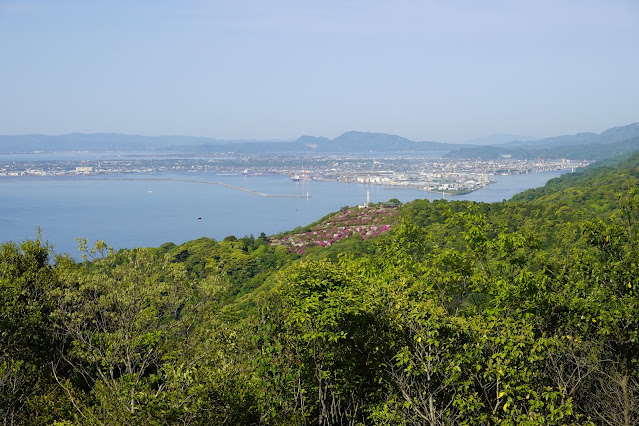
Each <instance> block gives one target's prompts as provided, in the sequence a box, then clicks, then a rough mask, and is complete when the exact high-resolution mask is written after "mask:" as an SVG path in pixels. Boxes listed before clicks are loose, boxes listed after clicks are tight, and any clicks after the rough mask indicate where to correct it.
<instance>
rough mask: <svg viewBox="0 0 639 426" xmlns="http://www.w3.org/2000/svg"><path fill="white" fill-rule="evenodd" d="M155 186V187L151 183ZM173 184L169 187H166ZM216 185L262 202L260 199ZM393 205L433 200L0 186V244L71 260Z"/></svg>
mask: <svg viewBox="0 0 639 426" xmlns="http://www.w3.org/2000/svg"><path fill="white" fill-rule="evenodd" d="M560 174H561V172H542V173H531V174H525V175H512V176H496V177H494V178H493V179H495V180H497V182H496V183H494V184H491V185H489V186H488V187H487V188H484V189H481V190H479V191H475V192H473V193H470V194H466V195H463V196H458V197H447V198H448V199H451V200H455V199H465V200H473V201H483V202H493V201H502V200H504V199H508V198H510V197H512V196H513V195H514V194H516V193H518V192H521V191H523V190H525V189H528V188H532V187H537V186H543V185H544V184H545V182H546V181H547V180H548V179H550V178H553V177H557V176H559V175H560ZM153 179H161V180H153ZM169 179H174V180H169ZM187 180H188V181H200V182H221V183H224V184H227V185H233V186H236V187H241V188H245V189H249V190H252V191H256V192H261V193H265V194H269V195H295V196H304V195H306V194H308V195H310V198H285V197H262V196H259V195H255V194H253V193H250V192H245V191H240V190H238V189H233V188H229V187H225V186H221V185H215V184H207V183H196V182H186V181H187ZM367 191H370V197H371V201H372V202H379V201H387V200H389V199H391V198H397V199H399V200H401V201H402V202H408V201H412V200H415V199H420V198H427V199H431V200H432V199H438V198H441V197H442V196H441V195H440V194H433V193H427V192H423V191H417V190H408V189H399V188H392V189H391V188H387V187H383V186H378V185H360V184H345V183H338V182H314V181H302V182H292V181H291V180H290V179H289V178H288V177H286V176H239V175H217V174H207V173H196V174H194V173H172V174H167V173H164V174H135V175H131V174H127V175H110V176H102V177H87V178H75V177H56V178H25V177H2V178H0V242H6V241H9V240H11V241H15V242H20V241H23V240H25V239H28V238H33V237H34V236H35V233H36V229H37V227H40V228H41V230H42V232H43V235H44V239H45V240H47V241H49V242H50V243H52V244H53V245H54V251H55V252H56V253H69V254H70V255H71V256H74V257H77V256H78V255H79V254H78V250H77V247H78V244H77V241H76V239H77V238H87V239H88V240H89V241H90V242H93V241H96V240H101V239H104V240H105V242H106V243H107V244H109V245H112V246H113V247H114V248H116V249H119V248H133V247H157V246H159V245H161V244H163V243H165V242H169V241H170V242H174V243H176V244H180V243H183V242H185V241H189V240H193V239H196V238H199V237H203V236H206V237H211V238H215V239H218V240H220V239H222V238H224V237H226V236H228V235H235V236H237V237H241V236H244V235H250V234H253V235H255V236H258V235H259V234H260V233H261V232H264V233H266V234H267V235H272V234H276V233H279V232H283V231H287V230H291V229H293V228H295V227H297V226H305V225H308V224H309V223H312V222H314V221H316V220H318V219H320V218H321V217H323V216H325V215H326V214H328V213H330V212H333V211H336V210H338V209H339V208H340V207H342V206H345V205H350V206H354V205H358V204H362V203H364V202H365V201H366V193H367Z"/></svg>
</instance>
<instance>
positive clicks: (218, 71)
mask: <svg viewBox="0 0 639 426" xmlns="http://www.w3.org/2000/svg"><path fill="white" fill-rule="evenodd" d="M0 57H1V60H0V134H24V133H44V134H61V133H70V132H87V133H93V132H117V133H130V134H144V135H165V134H179V135H193V136H211V137H216V138H240V139H250V138H255V139H267V138H277V139H294V138H297V137H298V136H300V135H303V134H308V135H315V136H326V137H331V138H332V137H335V136H338V135H340V134H341V133H343V132H345V131H348V130H361V131H371V132H386V133H394V134H398V135H402V136H405V137H408V138H411V139H413V140H437V141H451V142H455V141H461V140H465V139H469V138H473V137H478V136H484V135H487V134H491V133H517V134H523V135H530V136H555V135H559V134H569V133H576V132H582V131H594V132H601V131H603V130H605V129H607V128H609V127H613V126H618V125H624V124H628V123H630V122H635V121H639V77H638V75H639V1H637V0H626V1H624V0H597V1H593V0H521V1H517V0H510V1H506V0H503V1H499V0H484V1H476V0H441V1H430V0H393V1H391V0H387V1H378V0H339V1H337V0H322V1H299V0H290V1H287V0H271V1H263V0H229V1H227V0H220V1H217V0H208V1H204V0H182V1H178V0H173V1H168V0H135V1H131V0H110V1H100V2H98V1H87V0H77V1H68V0H55V1H52V0H46V1H45V0H33V1H31V0H20V1H12V0H0Z"/></svg>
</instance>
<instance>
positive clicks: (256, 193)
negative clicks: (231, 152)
mask: <svg viewBox="0 0 639 426" xmlns="http://www.w3.org/2000/svg"><path fill="white" fill-rule="evenodd" d="M91 180H136V181H145V180H150V181H164V182H185V183H202V184H206V185H220V186H226V187H227V188H231V189H236V190H238V191H244V192H248V193H250V194H254V195H259V196H260V197H268V198H311V196H310V195H308V193H307V194H306V195H275V194H264V193H263V192H257V191H253V190H252V189H246V188H241V187H239V186H234V185H229V184H228V183H222V182H212V181H206V180H190V179H173V178H106V179H91Z"/></svg>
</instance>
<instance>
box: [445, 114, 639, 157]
mask: <svg viewBox="0 0 639 426" xmlns="http://www.w3.org/2000/svg"><path fill="white" fill-rule="evenodd" d="M638 137H639V123H632V124H628V125H626V126H619V127H613V128H611V129H608V130H606V131H605V132H602V133H600V134H597V133H577V134H576V135H565V136H555V137H551V138H545V139H539V140H536V141H512V142H508V143H505V144H502V145H492V146H482V147H463V148H460V149H456V150H453V151H451V152H449V153H448V154H446V155H445V156H446V157H448V158H481V159H494V158H498V157H500V156H503V155H510V156H512V157H513V158H522V159H524V158H571V159H586V160H601V159H603V158H609V157H611V156H613V155H619V154H624V153H626V152H630V151H635V150H639V138H638Z"/></svg>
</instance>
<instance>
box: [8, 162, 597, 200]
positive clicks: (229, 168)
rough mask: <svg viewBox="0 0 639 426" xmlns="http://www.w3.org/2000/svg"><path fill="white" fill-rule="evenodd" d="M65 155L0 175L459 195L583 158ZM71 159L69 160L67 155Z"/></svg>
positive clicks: (12, 168)
mask: <svg viewBox="0 0 639 426" xmlns="http://www.w3.org/2000/svg"><path fill="white" fill-rule="evenodd" d="M72 154H73V155H69V156H68V157H67V158H65V156H64V155H60V156H58V158H53V159H52V158H50V156H46V157H45V158H44V159H40V158H39V155H38V154H25V155H23V158H20V156H16V155H13V156H11V157H7V158H2V157H1V156H0V177H58V176H94V175H114V174H150V173H173V172H191V173H214V174H243V175H246V176H264V175H282V176H287V177H289V178H290V179H291V181H292V182H299V181H305V180H314V181H338V182H346V183H362V184H374V185H384V186H393V187H404V188H407V189H419V190H424V191H436V192H446V193H450V194H461V193H467V192H472V191H475V190H477V189H481V188H483V187H485V186H486V185H489V184H490V183H491V181H492V180H491V176H495V175H510V174H522V173H536V172H543V171H553V170H566V169H568V170H570V169H573V170H574V169H576V168H580V167H585V166H587V165H588V162H587V161H575V160H567V159H553V160H547V159H535V160H520V159H513V158H504V157H502V158H499V159H495V160H477V159H473V160H460V159H447V158H444V157H435V156H426V155H423V154H406V153H401V154H393V155H389V154H386V155H379V156H373V155H361V154H358V155H355V154H353V155H349V154H335V155H297V154H241V155H240V154H232V153H229V154H222V155H220V154H216V155H215V156H207V155H199V156H192V155H191V156H189V155H182V154H148V153H142V154H130V153H127V154H119V153H105V154H100V155H97V154H89V153H86V155H81V154H78V153H72ZM70 158H72V159H70Z"/></svg>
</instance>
